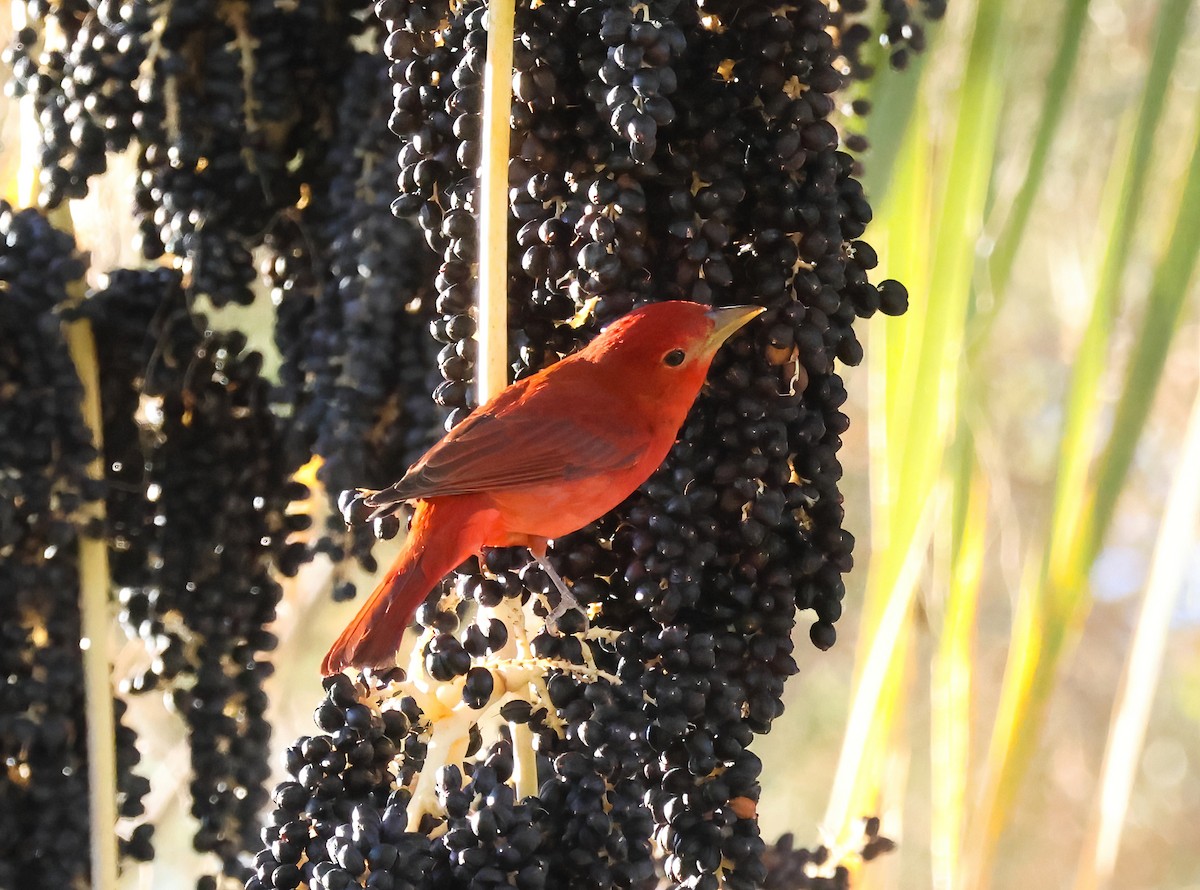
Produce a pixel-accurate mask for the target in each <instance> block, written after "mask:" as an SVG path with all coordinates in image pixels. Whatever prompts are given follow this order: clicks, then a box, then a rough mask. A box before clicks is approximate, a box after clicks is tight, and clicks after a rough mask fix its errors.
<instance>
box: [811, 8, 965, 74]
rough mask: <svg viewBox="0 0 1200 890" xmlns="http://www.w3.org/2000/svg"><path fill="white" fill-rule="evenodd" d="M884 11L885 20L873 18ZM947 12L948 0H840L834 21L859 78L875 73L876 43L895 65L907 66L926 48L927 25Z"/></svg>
mask: <svg viewBox="0 0 1200 890" xmlns="http://www.w3.org/2000/svg"><path fill="white" fill-rule="evenodd" d="M874 7H877V8H874ZM880 14H882V20H881V21H871V19H870V16H871V15H875V16H879V15H880ZM945 14H946V0H920V2H919V3H913V2H912V0H878V2H877V3H874V2H868V0H839V2H838V4H837V6H836V9H835V11H834V12H833V14H832V19H831V25H832V26H833V32H834V34H835V35H836V39H837V46H838V50H839V52H840V53H841V55H842V58H843V60H844V62H845V64H846V66H847V67H848V73H849V74H850V75H851V76H852V77H853V78H855V79H856V80H868V79H870V78H871V77H872V76H873V75H874V73H875V70H874V64H873V62H872V61H871V60H872V57H873V56H872V53H871V52H870V50H869V47H870V45H871V44H872V43H876V44H877V45H878V47H879V49H880V50H882V52H884V53H886V54H887V59H888V61H889V63H890V64H891V65H892V67H893V68H896V69H904V68H906V67H908V63H909V61H910V60H911V58H912V56H913V54H914V53H920V52H923V51H924V49H925V45H926V36H925V28H926V27H927V26H928V24H929V23H930V22H936V21H939V20H940V19H941V18H942V17H943V16H944V15H945Z"/></svg>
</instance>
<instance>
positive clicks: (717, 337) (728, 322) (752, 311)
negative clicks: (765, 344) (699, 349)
mask: <svg viewBox="0 0 1200 890" xmlns="http://www.w3.org/2000/svg"><path fill="white" fill-rule="evenodd" d="M765 311H766V310H765V309H764V308H763V307H762V306H727V307H724V308H721V309H710V310H708V312H707V313H706V314H707V315H708V317H709V318H711V319H712V322H713V329H712V333H711V334H709V335H708V337H707V339H706V340H705V344H704V345H705V346H706V347H708V349H711V350H712V351H713V352H716V351H717V350H718V349H719V348H720V347H721V344H722V343H724V342H725V341H726V340H728V339H729V338H730V337H732V336H733V335H734V334H735V333H736V332H737V331H738V329H739V328H741V327H742V325H744V324H746V323H747V322H748V321H750V319H752V318H754V317H755V316H757V315H759V314H761V313H763V312H765Z"/></svg>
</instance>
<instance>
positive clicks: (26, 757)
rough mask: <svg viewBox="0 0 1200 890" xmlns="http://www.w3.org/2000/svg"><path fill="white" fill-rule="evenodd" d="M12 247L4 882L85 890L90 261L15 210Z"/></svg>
mask: <svg viewBox="0 0 1200 890" xmlns="http://www.w3.org/2000/svg"><path fill="white" fill-rule="evenodd" d="M0 244H3V245H4V247H3V250H0V591H3V594H2V595H0V676H2V677H4V678H5V680H4V682H3V683H2V684H0V763H3V768H4V770H5V771H6V778H5V780H4V781H2V782H0V886H3V887H18V886H22V887H24V886H46V887H51V886H63V887H65V886H75V885H82V884H86V883H88V872H89V862H88V850H89V843H88V838H89V832H90V831H91V830H92V828H93V826H90V825H89V821H88V759H87V754H88V752H87V724H86V720H85V718H84V713H85V703H84V697H83V696H84V693H83V690H84V682H83V663H82V654H81V651H80V633H81V628H80V611H79V570H78V553H77V545H78V542H79V540H80V537H81V535H85V534H87V535H96V534H100V533H102V530H101V529H99V528H96V527H94V526H92V525H91V524H89V523H88V522H87V521H86V520H85V518H84V515H85V514H84V512H83V509H82V508H84V506H85V505H86V504H87V502H91V501H96V500H99V499H101V498H102V497H103V496H104V488H103V485H101V484H98V483H97V481H96V480H93V479H90V478H89V477H88V469H87V468H88V464H89V463H90V462H91V461H92V459H93V457H94V456H95V450H94V448H93V444H92V437H91V435H90V433H89V431H88V429H87V426H86V425H85V424H84V421H83V417H82V414H81V411H80V400H81V396H82V387H81V385H80V381H79V377H78V375H77V373H76V369H75V366H74V364H73V363H72V360H71V356H70V353H69V351H68V348H67V342H66V338H65V335H64V323H63V317H62V311H63V310H64V309H65V308H67V304H68V302H69V296H68V287H70V286H74V285H75V284H76V283H77V282H79V279H81V278H82V276H83V273H84V264H83V260H82V258H81V257H80V256H79V255H78V254H77V253H76V251H75V244H74V241H73V239H72V238H71V237H70V235H67V234H65V233H63V232H60V231H58V230H56V229H55V228H53V227H52V226H51V225H50V223H49V222H48V221H47V220H46V218H45V217H44V216H42V215H41V214H40V213H38V212H37V211H35V210H22V211H15V210H13V208H12V207H10V206H9V205H8V204H7V203H5V202H3V201H0ZM78 286H81V285H78ZM114 708H115V710H116V718H117V719H116V740H115V743H116V749H117V768H118V775H117V782H118V787H117V792H118V796H119V799H118V808H119V815H120V816H122V817H126V818H129V819H136V818H137V817H138V816H140V815H141V814H142V812H143V808H142V797H143V795H144V794H145V793H146V791H147V790H148V784H147V782H146V780H145V779H144V778H142V777H141V776H138V775H136V774H135V773H133V772H132V769H133V767H134V766H135V765H136V764H137V762H138V760H139V754H138V751H137V747H136V745H135V741H136V739H135V736H134V733H133V732H132V730H130V729H129V728H128V727H126V726H123V725H122V723H121V716H122V715H123V713H124V710H125V707H124V703H122V702H120V701H114ZM96 827H97V828H99V826H96ZM114 828H115V826H114V827H110V828H108V829H107V830H110V831H111V830H114ZM100 830H105V829H103V828H101V829H100ZM150 837H151V829H150V826H149V825H144V824H142V825H138V826H137V827H136V828H135V829H134V830H133V834H132V837H130V838H126V839H125V840H124V841H123V843H122V850H123V852H124V853H125V854H126V855H128V856H132V857H134V858H137V859H143V860H144V859H148V858H150V856H151V855H152V852H153V851H152V848H151V845H150Z"/></svg>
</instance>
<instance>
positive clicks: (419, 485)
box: [364, 393, 643, 516]
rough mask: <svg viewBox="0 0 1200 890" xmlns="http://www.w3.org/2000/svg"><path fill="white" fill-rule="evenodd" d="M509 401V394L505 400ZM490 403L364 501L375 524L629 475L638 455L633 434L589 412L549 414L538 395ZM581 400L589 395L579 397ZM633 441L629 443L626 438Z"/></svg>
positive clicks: (586, 408) (579, 409)
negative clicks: (423, 504)
mask: <svg viewBox="0 0 1200 890" xmlns="http://www.w3.org/2000/svg"><path fill="white" fill-rule="evenodd" d="M505 395H508V393H505ZM529 395H531V396H533V397H532V398H530V399H529V400H528V401H524V402H521V398H520V394H517V393H514V394H513V397H511V398H508V399H504V398H503V397H502V398H501V399H500V400H497V401H496V402H494V403H493V404H492V405H489V406H487V409H486V410H484V411H481V412H476V413H475V414H472V415H471V416H470V417H469V418H467V419H466V420H465V421H463V422H462V423H461V424H459V425H458V426H457V427H455V428H454V429H453V430H451V431H450V432H449V433H448V434H447V435H446V437H445V438H443V439H442V440H441V441H440V442H438V443H437V444H436V445H434V446H433V448H431V449H430V450H429V451H428V452H427V453H426V454H425V456H424V457H423V458H421V460H420V461H419V462H417V463H416V464H414V465H413V467H412V468H411V469H410V470H409V471H408V472H407V473H406V474H405V475H404V478H402V479H401V480H400V481H399V482H397V483H396V484H395V485H392V486H391V487H390V488H385V489H382V490H380V491H377V492H373V493H372V494H370V495H368V496H367V497H366V498H365V499H364V500H365V503H366V504H367V506H370V507H375V508H377V509H376V511H375V514H374V515H376V516H379V515H383V514H384V513H387V512H391V510H390V509H388V508H394V507H395V506H397V505H399V504H400V503H401V502H403V501H409V500H413V499H414V498H431V497H438V496H445V495H455V494H469V493H472V492H481V491H495V490H497V489H505V488H514V487H517V486H525V485H533V484H537V483H541V482H551V481H556V480H559V481H567V480H571V479H578V478H582V477H586V476H594V475H602V474H607V473H613V472H617V471H619V470H623V469H628V468H629V467H631V466H633V465H634V464H635V463H636V462H637V460H638V458H639V457H640V456H641V454H642V451H643V448H642V447H640V446H639V444H638V442H637V439H638V437H637V435H636V432H635V431H627V430H620V429H613V428H612V425H611V421H610V423H609V425H608V428H604V426H602V425H601V424H600V423H598V422H597V421H596V420H595V418H596V413H595V411H594V410H589V409H591V408H593V406H589V405H580V404H578V403H577V404H575V405H573V406H571V407H570V408H567V410H565V411H564V410H550V409H551V408H552V407H558V406H549V405H547V406H545V410H542V409H543V405H542V404H540V403H541V402H542V399H540V398H538V395H539V394H538V393H530V394H529ZM582 398H583V399H585V400H586V399H587V398H588V395H586V394H585V395H584V396H583V397H582ZM630 433H634V435H632V436H631V435H630Z"/></svg>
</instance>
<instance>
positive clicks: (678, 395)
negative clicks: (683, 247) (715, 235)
mask: <svg viewBox="0 0 1200 890" xmlns="http://www.w3.org/2000/svg"><path fill="white" fill-rule="evenodd" d="M762 311H763V310H762V309H761V308H760V307H757V306H734V307H731V308H728V309H711V308H709V307H706V306H701V305H700V304H698V303H687V302H667V303H652V304H650V305H647V306H643V307H641V308H640V309H636V310H634V311H633V312H630V313H629V314H628V315H625V316H623V317H621V318H619V319H617V321H615V322H613V323H612V324H611V325H609V327H607V328H605V330H604V331H603V332H602V333H601V334H600V335H599V336H598V337H596V339H595V340H593V341H592V342H591V343H590V344H588V346H586V347H585V348H584V349H582V350H580V351H579V352H577V353H575V354H574V355H570V356H567V357H566V358H564V359H563V360H562V361H560V362H557V363H556V364H553V365H551V366H550V367H548V368H545V369H544V370H542V371H539V372H538V373H536V374H533V375H532V376H530V377H526V378H524V379H523V380H518V381H517V382H516V383H514V384H512V385H511V386H509V387H507V388H505V389H504V390H503V391H502V392H500V394H499V395H497V396H496V397H495V398H494V399H492V400H491V401H489V402H487V404H485V405H482V406H480V407H479V408H477V409H475V410H474V411H473V412H472V413H471V414H470V416H468V417H467V419H466V420H464V421H463V422H462V423H460V424H459V425H458V426H456V427H455V428H454V429H453V430H451V431H450V432H449V433H447V434H446V435H445V436H444V437H443V438H442V440H441V441H440V442H438V443H437V444H436V445H434V446H433V447H432V448H430V449H429V451H428V452H427V453H426V454H425V456H424V457H422V458H421V459H420V460H419V461H417V463H416V464H414V465H413V466H412V467H411V468H410V469H409V471H408V472H407V473H405V474H404V478H402V479H401V480H400V481H399V482H397V483H396V484H395V485H393V486H391V487H390V488H385V489H382V490H380V491H374V492H364V493H363V494H365V497H364V499H363V500H364V502H365V504H366V505H367V506H368V507H373V508H375V512H374V513H373V514H372V518H375V517H379V516H385V515H388V514H390V513H393V512H395V511H396V510H397V509H398V508H399V507H400V505H401V504H402V503H404V502H406V501H415V502H416V511H415V512H414V514H413V520H412V526H411V528H410V530H409V533H408V537H407V539H406V540H405V542H404V545H403V547H402V549H401V551H400V554H399V555H398V556H397V557H396V561H395V562H394V563H393V564H392V567H391V568H390V569H388V571H387V574H386V575H384V577H383V580H382V581H381V582H380V583H379V586H378V587H376V588H375V591H374V592H373V593H372V594H371V596H370V597H369V598H368V599H367V601H366V602H365V603H364V604H363V606H362V608H361V609H359V611H358V614H357V615H355V616H354V619H353V620H352V621H351V622H350V624H349V625H348V626H347V627H346V629H345V630H344V631H342V634H341V636H339V637H338V639H337V642H335V643H334V644H333V647H332V648H331V649H330V650H329V652H328V654H327V655H326V656H325V660H324V662H322V665H321V671H322V673H324V674H325V675H326V676H328V675H330V674H335V673H337V672H338V671H341V670H343V669H345V668H347V667H350V666H356V667H380V666H390V665H392V664H393V663H394V659H395V655H396V651H397V649H399V647H400V640H401V637H402V636H403V635H404V630H405V628H406V627H407V626H408V624H409V622H410V621H411V619H412V616H413V613H414V612H415V611H416V609H417V607H418V606H419V605H420V604H421V602H422V601H423V600H424V599H425V597H426V596H428V594H429V591H430V590H432V589H433V587H434V585H435V584H437V582H438V581H439V580H441V579H442V577H444V576H445V575H446V574H448V573H449V572H451V571H452V570H453V569H454V568H456V567H457V566H458V565H460V564H461V563H462V562H463V561H464V560H466V559H467V558H469V557H470V556H472V555H474V554H477V553H479V552H480V551H481V550H482V549H483V548H485V547H508V546H515V545H521V546H525V547H528V548H529V549H530V551H531V552H532V553H533V555H534V557H535V558H536V559H537V560H538V562H539V563H540V564H541V565H542V567H543V568H544V569H545V570H546V571H547V573H548V574H549V575H550V577H551V579H552V580H553V581H554V582H555V584H556V586H557V587H558V588H559V591H560V592H561V594H562V595H563V598H562V601H561V602H560V605H559V607H558V608H557V609H555V611H554V613H552V615H551V620H554V619H556V618H557V617H558V615H560V614H561V613H562V612H563V611H564V610H565V609H567V608H569V607H571V606H574V600H573V598H572V597H571V595H570V593H569V591H568V590H567V588H566V586H565V585H564V584H563V583H562V580H561V579H560V578H559V577H558V575H557V574H556V573H555V572H554V571H553V569H552V568H551V567H550V564H549V563H548V562H547V561H546V559H545V554H546V544H547V542H548V541H549V540H550V539H552V538H559V537H562V536H563V535H566V534H570V533H571V532H573V531H576V530H577V529H580V528H582V527H583V526H585V525H587V524H588V523H589V522H592V521H593V520H595V519H597V518H599V517H600V516H603V515H604V514H605V513H607V512H608V511H609V510H611V509H612V508H613V507H615V506H617V504H619V503H621V501H623V500H625V498H627V497H628V496H629V495H630V494H632V493H633V491H634V490H635V489H636V488H637V487H638V486H639V485H641V484H642V483H643V482H645V481H646V480H647V479H648V478H650V474H651V473H653V472H654V471H655V469H657V468H658V465H659V464H661V463H662V462H663V460H664V458H666V456H667V452H668V451H670V450H671V446H672V445H673V444H674V443H675V438H676V436H677V435H678V434H679V428H680V427H681V426H682V425H683V421H684V419H685V418H686V417H687V413H688V411H689V409H690V408H691V406H692V403H693V402H694V401H695V400H696V396H697V395H698V394H699V392H700V387H701V386H703V384H704V378H705V376H706V375H707V373H708V367H709V365H710V364H711V363H712V359H713V356H714V355H715V354H716V352H717V349H718V348H720V346H721V344H722V343H724V342H725V340H726V339H727V338H728V337H729V336H730V335H731V334H733V333H734V332H735V331H737V330H738V329H739V328H740V327H741V326H742V325H744V324H746V322H748V321H750V319H752V318H754V316H756V315H758V314H759V313H760V312H762Z"/></svg>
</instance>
